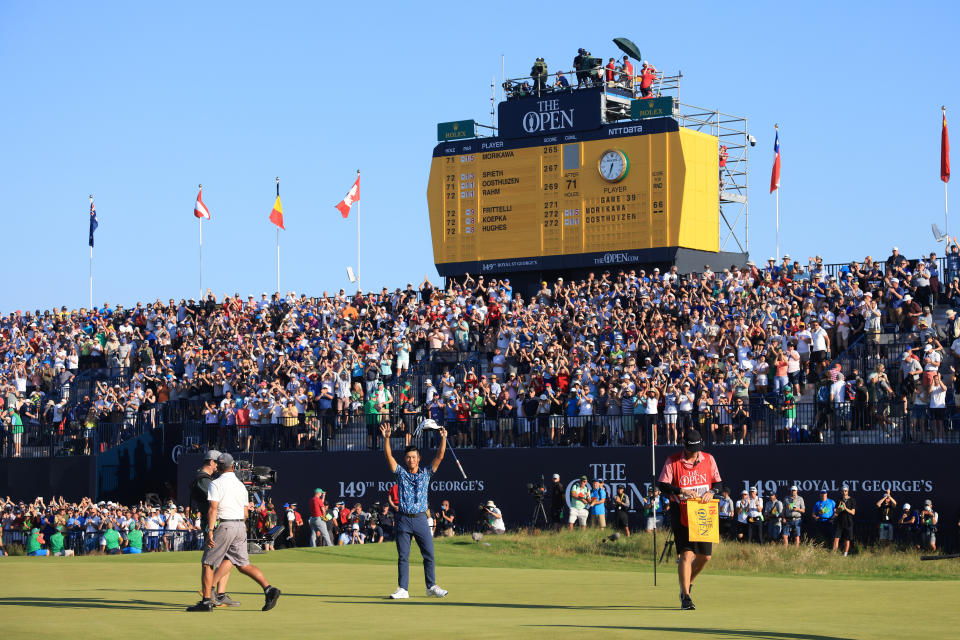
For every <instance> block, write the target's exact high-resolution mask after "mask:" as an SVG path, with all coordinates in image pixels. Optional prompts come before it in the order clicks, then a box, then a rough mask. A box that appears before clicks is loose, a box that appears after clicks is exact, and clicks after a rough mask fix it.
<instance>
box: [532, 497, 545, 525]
mask: <svg viewBox="0 0 960 640" xmlns="http://www.w3.org/2000/svg"><path fill="white" fill-rule="evenodd" d="M540 518H543V526H544V528H547V527H549V526H550V519H549V518H547V510H546V509H544V508H543V497H542V496H541V497H539V498H537V504H536V505H535V506H534V507H533V515H532V516H530V528H531V529H536V528H537V523H538V522H540Z"/></svg>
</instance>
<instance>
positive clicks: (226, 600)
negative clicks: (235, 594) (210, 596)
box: [217, 593, 240, 607]
mask: <svg viewBox="0 0 960 640" xmlns="http://www.w3.org/2000/svg"><path fill="white" fill-rule="evenodd" d="M217 606H218V607H239V606H240V603H239V602H237V601H236V600H234V599H233V598H231V597H230V596H229V595H227V594H225V593H218V594H217Z"/></svg>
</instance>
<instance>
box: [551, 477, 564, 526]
mask: <svg viewBox="0 0 960 640" xmlns="http://www.w3.org/2000/svg"><path fill="white" fill-rule="evenodd" d="M566 503H567V496H566V492H565V491H564V490H563V483H561V482H560V474H559V473H555V474H553V482H552V483H551V485H550V519H551V520H552V521H553V528H554V529H560V528H562V527H563V523H564V522H565V520H564V519H563V508H564V507H565V506H566Z"/></svg>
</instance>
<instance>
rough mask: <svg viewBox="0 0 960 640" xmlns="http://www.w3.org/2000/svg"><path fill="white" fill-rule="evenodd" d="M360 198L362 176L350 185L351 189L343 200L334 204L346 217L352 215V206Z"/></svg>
mask: <svg viewBox="0 0 960 640" xmlns="http://www.w3.org/2000/svg"><path fill="white" fill-rule="evenodd" d="M359 199H360V176H359V175H358V176H357V180H356V182H354V183H353V186H352V187H350V191H348V192H347V195H345V196H344V197H343V200H341V201H340V202H338V203H337V204H335V205H333V206H335V207H336V208H337V209H339V211H340V215H342V216H343V217H344V218H346V217H347V216H349V215H350V207H351V206H353V203H354V202H356V201H357V200H359Z"/></svg>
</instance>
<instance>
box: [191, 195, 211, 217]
mask: <svg viewBox="0 0 960 640" xmlns="http://www.w3.org/2000/svg"><path fill="white" fill-rule="evenodd" d="M193 215H194V216H196V217H198V218H206V219H207V220H209V219H210V211H209V210H208V209H207V205H205V204H203V187H200V193H198V194H197V204H195V205H193Z"/></svg>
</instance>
